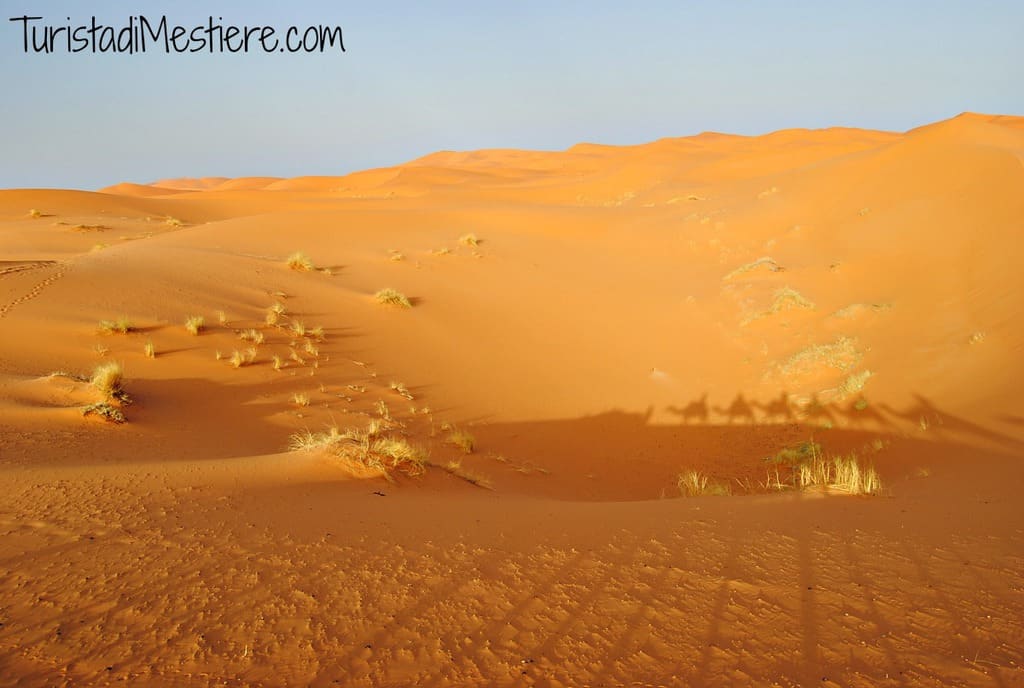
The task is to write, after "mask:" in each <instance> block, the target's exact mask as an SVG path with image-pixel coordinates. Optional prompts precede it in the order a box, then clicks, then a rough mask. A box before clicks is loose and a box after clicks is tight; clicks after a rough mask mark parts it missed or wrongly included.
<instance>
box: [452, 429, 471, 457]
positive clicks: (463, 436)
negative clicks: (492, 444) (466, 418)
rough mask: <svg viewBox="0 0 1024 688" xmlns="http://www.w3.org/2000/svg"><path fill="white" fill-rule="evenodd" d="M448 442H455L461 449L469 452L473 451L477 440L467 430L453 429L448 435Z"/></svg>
mask: <svg viewBox="0 0 1024 688" xmlns="http://www.w3.org/2000/svg"><path fill="white" fill-rule="evenodd" d="M448 443H449V444H454V445H455V446H456V447H458V448H459V449H461V450H462V451H464V452H465V453H467V454H472V453H473V448H474V447H475V446H476V440H474V439H473V436H472V435H471V434H469V433H468V432H466V431H465V430H459V429H457V428H456V429H452V431H451V433H449V435H448Z"/></svg>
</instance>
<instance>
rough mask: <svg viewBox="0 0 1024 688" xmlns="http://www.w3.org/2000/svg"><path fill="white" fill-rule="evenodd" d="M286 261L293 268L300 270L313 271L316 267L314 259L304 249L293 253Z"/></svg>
mask: <svg viewBox="0 0 1024 688" xmlns="http://www.w3.org/2000/svg"><path fill="white" fill-rule="evenodd" d="M285 262H286V263H287V264H288V267H290V268H291V269H292V270H298V271H299V272H311V271H313V270H315V269H316V266H315V265H313V261H312V260H310V258H309V256H307V255H306V254H305V253H303V252H302V251H296V252H295V253H293V254H291V255H290V256H288V259H287V260H286V261H285Z"/></svg>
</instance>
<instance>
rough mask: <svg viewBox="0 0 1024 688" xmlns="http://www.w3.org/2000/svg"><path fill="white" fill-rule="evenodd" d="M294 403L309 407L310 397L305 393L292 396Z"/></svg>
mask: <svg viewBox="0 0 1024 688" xmlns="http://www.w3.org/2000/svg"><path fill="white" fill-rule="evenodd" d="M292 403H294V404H295V405H296V406H302V407H305V406H309V395H308V394H305V393H304V392H296V393H295V394H293V395H292Z"/></svg>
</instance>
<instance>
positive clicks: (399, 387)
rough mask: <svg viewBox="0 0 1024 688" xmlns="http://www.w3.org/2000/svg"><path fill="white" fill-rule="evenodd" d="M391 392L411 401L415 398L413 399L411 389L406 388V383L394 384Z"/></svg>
mask: <svg viewBox="0 0 1024 688" xmlns="http://www.w3.org/2000/svg"><path fill="white" fill-rule="evenodd" d="M391 390H392V391H393V392H395V393H396V394H398V395H399V396H401V397H405V398H406V399H408V400H409V401H412V400H413V399H414V398H415V397H413V395H412V392H410V391H409V389H408V388H407V387H406V386H405V384H404V383H401V382H392V383H391Z"/></svg>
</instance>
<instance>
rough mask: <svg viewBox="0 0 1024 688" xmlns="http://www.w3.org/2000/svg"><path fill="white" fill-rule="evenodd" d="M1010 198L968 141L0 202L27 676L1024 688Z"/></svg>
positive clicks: (494, 164) (4, 588) (522, 154)
mask: <svg viewBox="0 0 1024 688" xmlns="http://www.w3.org/2000/svg"><path fill="white" fill-rule="evenodd" d="M1022 190H1024V120H1022V119H1021V118H1012V117H1000V116H987V115H973V114H965V115H962V116H960V117H957V118H955V119H952V120H948V121H945V122H939V123H937V124H933V125H929V126H926V127H922V128H919V129H916V130H913V131H910V132H907V133H905V134H896V133H887V132H870V131H861V130H852V129H829V130H821V131H807V130H788V131H781V132H776V133H773V134H769V135H766V136H761V137H740V136H731V135H724V134H701V135H699V136H694V137H689V138H682V139H666V140H662V141H657V142H654V143H651V144H645V145H640V146H630V147H609V146H599V145H594V144H581V145H578V146H574V147H573V148H571V149H569V150H567V151H564V152H530V151H515V150H494V151H475V152H469V153H451V152H442V153H435V154H432V155H429V156H426V157H424V158H421V159H419V160H415V161H413V162H410V163H408V164H405V165H401V166H397V167H394V168H388V169H381V170H368V171H365V172H359V173H356V174H352V175H348V176H345V177H336V178H335V177H303V178H296V179H288V180H281V179H274V178H247V179H238V180H226V179H223V178H204V179H189V180H165V181H161V182H157V183H155V184H151V185H138V184H119V185H117V186H113V187H109V188H107V189H105V190H103V191H101V192H99V193H86V192H72V191H42V190H10V191H2V192H0V480H2V484H0V487H2V490H0V495H2V496H0V532H2V533H3V539H2V540H0V560H2V565H0V566H2V568H0V668H2V670H0V685H52V684H55V683H61V682H63V681H69V682H71V683H88V684H107V683H117V682H121V681H128V682H130V683H133V684H146V685H221V684H222V683H223V682H224V681H232V680H235V681H238V682H240V683H243V684H246V685H282V684H287V685H337V684H342V685H408V684H412V683H422V684H428V685H466V684H479V685H495V684H498V685H524V684H527V685H585V684H600V683H604V684H606V685H622V684H630V683H633V682H636V683H637V684H639V685H648V684H651V685H679V684H694V685H737V684H758V685H764V684H769V683H773V682H774V683H776V684H779V685H806V684H808V683H810V682H812V681H813V682H815V683H824V684H825V685H828V684H829V682H831V683H832V684H834V685H864V686H868V685H936V686H939V685H949V684H966V685H1015V683H1016V682H1021V681H1024V674H1022V672H1021V668H1020V666H1021V663H1022V662H1024V656H1022V655H1024V653H1022V651H1021V649H1020V648H1021V647H1024V627H1022V624H1021V622H1020V619H1021V618H1024V598H1022V596H1021V592H1022V591H1024V568H1022V564H1024V551H1022V544H1024V538H1022V535H1024V517H1022V515H1021V511H1020V509H1019V507H1017V506H1016V504H1017V499H1018V498H1019V492H1020V486H1021V484H1022V478H1024V462H1022V459H1024V451H1022V444H1021V442H1022V440H1024V404H1022V402H1021V401H1019V400H1018V398H1017V389H1016V386H1017V385H1016V384H1015V383H1016V381H1017V380H1019V379H1020V378H1021V374H1022V372H1024V371H1022V363H1021V360H1022V359H1021V350H1022V348H1024V327H1022V326H1021V324H1020V319H1019V317H1018V316H1019V315H1020V312H1021V306H1022V304H1021V298H1020V296H1019V295H1020V294H1021V293H1022V287H1024V279H1022V277H1021V273H1020V271H1019V269H1018V267H1017V263H1018V262H1019V261H1018V256H1017V255H1016V254H1017V253H1018V252H1019V250H1020V249H1019V248H1018V246H1017V245H1018V244H1019V243H1020V242H1019V236H1020V229H1021V227H1022V223H1024V193H1022ZM32 211H34V212H32ZM296 251H301V252H304V253H305V254H306V255H307V256H308V257H309V259H310V261H311V262H312V264H313V265H312V267H313V269H311V270H301V269H299V270H296V269H291V268H289V266H288V265H287V258H288V256H289V255H291V254H292V253H294V252H296ZM384 288H393V289H395V290H397V291H398V292H400V293H402V294H404V295H406V296H407V297H408V298H409V302H410V305H411V307H410V308H401V307H394V306H386V305H382V304H381V303H378V300H377V299H376V298H375V294H376V293H377V292H378V291H379V290H381V289H384ZM275 303H277V304H280V307H279V310H283V312H282V313H281V314H280V315H277V316H276V323H274V324H268V322H267V313H268V309H269V308H270V307H271V306H272V305H273V304H275ZM121 316H125V317H126V318H127V319H128V320H130V321H131V325H132V327H131V331H129V332H127V333H125V334H118V333H113V334H102V333H100V332H98V329H99V326H98V324H99V322H100V321H102V320H110V321H114V320H117V319H118V318H120V317H121ZM193 316H202V317H203V319H204V327H203V328H202V329H200V330H198V334H196V335H194V334H191V333H190V332H188V331H187V329H186V327H185V322H186V320H187V319H188V318H190V317H193ZM273 317H274V316H272V318H273ZM315 328H322V332H319V331H315ZM250 330H251V331H252V332H251V333H250ZM243 337H244V339H243ZM147 344H151V345H152V354H153V356H148V355H147V353H146V347H147ZM250 349H251V351H250ZM218 352H219V357H218V355H217V354H218ZM236 352H237V356H236V355H235V354H236ZM275 357H277V362H276V364H275ZM233 358H234V363H235V364H237V367H236V365H233V364H232V359H233ZM104 361H118V362H121V363H122V364H123V368H124V372H125V388H126V390H127V391H128V393H129V394H130V395H131V396H132V398H133V399H134V403H132V404H131V405H130V406H125V407H124V408H123V409H122V410H123V412H124V414H125V416H126V417H127V420H128V422H127V423H125V424H123V425H116V424H111V423H104V422H102V421H101V420H97V419H95V418H83V416H82V414H81V408H82V407H83V406H85V405H87V404H90V403H93V402H98V401H102V397H103V395H102V394H101V393H100V392H99V391H98V390H96V389H94V388H93V387H91V386H90V385H89V384H88V383H87V382H85V381H83V379H80V377H81V376H87V375H88V374H89V372H90V371H91V370H92V368H93V367H94V366H95V365H97V364H98V363H101V362H104ZM54 371H66V373H67V375H58V376H51V375H50V373H52V372H54ZM76 376H80V377H76ZM410 397H411V398H410ZM115 405H116V404H115ZM371 422H376V423H378V424H381V425H382V426H383V428H384V429H383V430H382V431H381V432H382V433H383V435H387V436H389V437H393V438H395V439H401V440H403V441H405V442H408V443H409V444H410V445H414V446H418V447H421V448H422V450H423V451H424V452H426V453H427V454H429V460H428V466H427V467H426V472H425V474H424V475H421V476H418V477H409V476H406V475H404V474H398V475H396V477H395V479H394V480H395V481H394V482H387V481H385V480H383V479H382V478H373V477H370V478H367V477H366V475H367V473H366V471H365V470H364V469H359V468H358V467H354V466H353V465H352V464H351V463H345V462H344V461H342V460H340V459H339V458H337V457H332V456H330V455H327V454H324V453H322V452H287V451H286V449H287V447H288V444H289V438H290V437H291V436H292V435H293V434H294V433H301V432H304V431H310V432H313V433H316V432H320V431H324V430H325V429H326V428H327V427H329V426H336V427H338V428H339V430H344V429H346V428H357V429H361V428H365V427H367V425H368V424H369V423H371ZM459 432H461V433H463V434H462V436H461V437H462V439H461V440H460V441H461V442H462V444H463V446H461V447H460V446H458V443H457V442H456V441H454V440H455V439H457V437H456V435H457V433H459ZM383 435H382V436H383ZM467 435H469V436H471V437H472V439H473V447H472V451H471V452H470V453H466V452H465V448H466V447H467V446H468V443H467V441H466V436H467ZM812 438H813V440H814V441H815V442H817V443H819V444H820V445H821V446H822V447H823V451H825V452H826V453H827V454H829V455H840V454H843V455H848V454H850V453H855V454H856V455H857V456H858V457H860V459H861V460H862V461H864V462H871V463H873V465H874V466H875V467H876V468H877V469H878V472H879V473H880V475H881V477H882V480H883V482H884V485H885V489H884V491H883V494H882V495H880V496H876V497H873V498H866V497H861V498H849V497H841V496H836V495H832V494H830V491H826V493H825V495H824V498H822V497H823V495H822V493H821V492H820V491H817V492H816V491H793V490H787V491H783V492H777V491H775V490H773V489H772V486H773V485H774V483H773V478H774V479H775V480H778V479H779V478H780V475H779V473H777V472H774V471H775V468H773V466H772V465H771V464H768V463H766V462H765V457H768V456H773V455H775V454H776V453H777V452H779V451H780V450H782V449H783V448H785V447H792V446H796V445H798V444H799V443H801V442H806V441H810V440H811V439H812ZM688 469H694V470H698V471H701V472H703V473H704V474H707V475H709V476H710V478H711V480H712V482H716V481H717V482H718V483H719V484H721V485H728V486H729V487H730V489H731V491H732V492H733V494H734V496H733V497H729V498H712V497H707V498H698V499H683V498H680V497H679V489H678V488H677V486H676V482H677V476H678V475H679V473H680V472H681V471H684V470H688ZM787 470H788V469H786V468H785V467H783V469H782V476H781V477H782V479H785V477H786V476H787V475H788V474H787ZM481 488H486V489H481ZM831 492H834V490H832V491H831Z"/></svg>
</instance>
